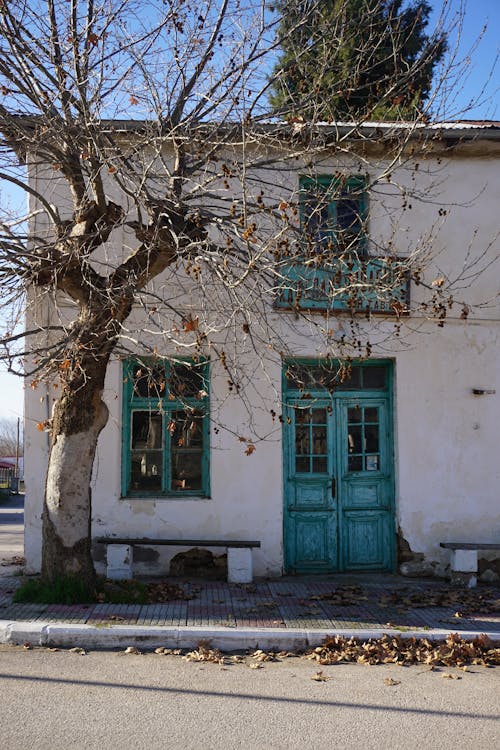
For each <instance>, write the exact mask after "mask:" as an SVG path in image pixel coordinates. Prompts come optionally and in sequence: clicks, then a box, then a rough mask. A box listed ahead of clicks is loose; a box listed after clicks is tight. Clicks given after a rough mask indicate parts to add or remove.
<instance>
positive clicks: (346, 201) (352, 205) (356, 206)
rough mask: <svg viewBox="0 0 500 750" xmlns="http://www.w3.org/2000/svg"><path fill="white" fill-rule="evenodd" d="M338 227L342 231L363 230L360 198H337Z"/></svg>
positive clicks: (356, 231)
mask: <svg viewBox="0 0 500 750" xmlns="http://www.w3.org/2000/svg"><path fill="white" fill-rule="evenodd" d="M336 205H337V227H338V229H340V230H341V231H346V230H350V231H351V232H354V233H355V234H359V232H360V230H361V215H360V202H359V199H358V198H344V197H342V198H339V199H338V200H337V204H336Z"/></svg>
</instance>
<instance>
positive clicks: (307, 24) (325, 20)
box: [271, 0, 447, 121]
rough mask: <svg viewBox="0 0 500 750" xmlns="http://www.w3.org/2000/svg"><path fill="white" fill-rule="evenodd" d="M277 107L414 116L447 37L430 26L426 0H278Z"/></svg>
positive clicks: (339, 115)
mask: <svg viewBox="0 0 500 750" xmlns="http://www.w3.org/2000/svg"><path fill="white" fill-rule="evenodd" d="M275 10H276V11H277V12H278V13H280V14H281V16H282V18H281V23H280V27H279V32H278V33H279V37H280V38H281V49H282V54H281V57H280V59H279V61H278V64H277V65H276V67H275V70H274V74H273V79H274V80H273V84H272V87H271V89H272V94H271V104H272V106H273V108H274V110H275V112H276V113H277V114H280V115H282V116H285V117H286V116H300V117H303V118H304V119H306V120H323V121H325V120H326V121H335V120H347V121H351V120H355V121H357V120H359V119H370V120H379V121H380V120H414V119H416V118H417V117H418V116H420V115H421V112H422V109H423V105H424V104H425V102H426V101H427V100H428V98H429V95H430V91H431V86H432V79H433V74H434V72H435V68H436V65H437V64H438V63H439V62H440V61H441V60H442V58H443V56H444V53H445V51H446V48H447V43H446V36H445V34H444V33H443V32H442V31H436V33H434V34H433V35H431V36H428V35H427V34H426V33H425V29H426V27H427V24H428V20H429V15H430V13H431V10H432V9H431V6H430V5H429V3H428V2H427V1H426V0H414V1H413V2H411V3H410V4H408V2H407V0H277V2H276V4H275Z"/></svg>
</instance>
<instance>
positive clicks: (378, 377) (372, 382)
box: [363, 366, 386, 388]
mask: <svg viewBox="0 0 500 750" xmlns="http://www.w3.org/2000/svg"><path fill="white" fill-rule="evenodd" d="M363 387H364V388H385V387H386V368H385V367H378V366H375V367H364V368H363Z"/></svg>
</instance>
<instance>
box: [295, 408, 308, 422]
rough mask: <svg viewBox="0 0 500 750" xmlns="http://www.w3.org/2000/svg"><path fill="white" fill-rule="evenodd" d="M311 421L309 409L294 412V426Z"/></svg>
mask: <svg viewBox="0 0 500 750" xmlns="http://www.w3.org/2000/svg"><path fill="white" fill-rule="evenodd" d="M310 421H311V412H310V411H309V409H297V410H296V412H295V422H296V424H308V423H309V422H310Z"/></svg>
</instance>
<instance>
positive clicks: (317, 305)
mask: <svg viewBox="0 0 500 750" xmlns="http://www.w3.org/2000/svg"><path fill="white" fill-rule="evenodd" d="M409 303H410V273H409V268H408V263H406V262H404V261H401V260H397V259H394V258H390V257H375V256H372V257H369V258H363V259H361V258H349V259H344V258H338V259H334V260H333V261H331V262H329V263H328V266H327V267H325V266H321V267H320V268H318V267H316V266H314V267H313V266H309V265H307V264H300V263H294V264H290V265H289V266H287V267H285V268H284V270H283V280H282V284H281V289H280V291H279V294H278V298H277V300H276V306H277V307H280V308H288V309H300V310H315V309H316V310H339V311H342V310H344V311H351V312H355V311H369V312H374V313H386V314H393V315H401V314H405V313H407V312H408V310H409Z"/></svg>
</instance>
